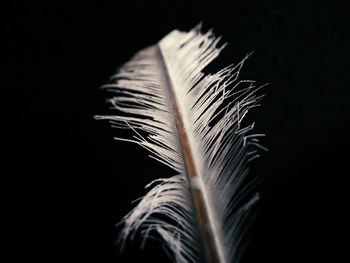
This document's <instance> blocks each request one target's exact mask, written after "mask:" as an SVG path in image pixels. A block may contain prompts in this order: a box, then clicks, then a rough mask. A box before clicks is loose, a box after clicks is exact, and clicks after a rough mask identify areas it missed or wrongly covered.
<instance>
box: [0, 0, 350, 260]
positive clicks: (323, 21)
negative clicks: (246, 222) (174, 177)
mask: <svg viewBox="0 0 350 263" xmlns="http://www.w3.org/2000/svg"><path fill="white" fill-rule="evenodd" d="M5 5H6V8H5V9H3V12H4V14H5V16H4V17H5V19H4V20H5V23H3V25H4V30H3V33H2V43H3V44H4V46H5V48H4V49H2V51H3V52H4V56H3V59H2V62H3V63H4V64H5V68H6V71H5V72H4V73H5V74H4V79H5V80H6V82H3V83H4V84H3V85H2V87H1V101H2V103H1V106H3V107H4V110H3V112H2V116H3V119H5V121H2V123H3V125H1V130H2V133H3V135H2V137H1V147H2V149H3V150H4V152H5V153H6V156H7V158H5V159H2V162H3V164H5V166H9V167H10V169H8V171H9V172H6V173H3V178H4V181H3V182H4V184H3V185H4V188H5V190H9V193H8V194H6V198H4V203H5V206H4V207H6V208H7V209H8V210H6V211H8V212H6V213H5V212H4V217H5V218H7V219H9V220H8V221H9V224H8V225H5V228H7V229H9V230H10V233H11V234H10V236H9V239H8V240H9V241H8V242H7V243H8V244H10V245H14V252H13V253H12V256H15V257H17V256H19V255H24V256H25V257H34V258H35V259H37V260H39V259H41V260H44V261H45V262H54V261H56V260H60V261H61V262H68V261H72V262H132V261H135V262H154V261H156V260H155V258H157V259H158V260H159V261H160V262H168V258H167V257H166V255H165V254H164V252H163V250H162V249H161V245H160V244H159V243H158V242H155V241H150V242H149V243H147V245H146V248H145V250H144V251H140V250H139V249H138V246H139V240H138V239H137V240H136V241H135V242H133V243H128V245H127V248H126V251H125V253H124V254H122V255H118V254H116V247H115V245H114V242H115V239H116V236H117V233H118V231H117V229H116V228H115V227H114V224H115V223H116V222H118V221H119V220H120V219H121V217H122V216H123V215H125V214H126V213H127V212H128V211H129V210H130V208H131V207H132V205H131V204H130V202H131V201H132V200H134V199H135V198H137V197H139V196H141V195H143V194H144V193H145V191H144V189H143V186H144V185H145V184H146V183H148V182H150V181H151V180H152V179H153V178H157V177H160V176H166V175H167V174H168V172H169V171H168V170H167V169H165V168H164V167H162V166H161V165H159V164H157V163H156V162H155V161H153V160H152V159H150V158H147V153H146V152H145V151H143V150H142V149H140V148H138V147H137V146H134V145H129V144H125V143H122V142H116V141H114V140H113V136H116V135H120V133H119V132H118V131H116V130H112V129H110V128H109V126H108V124H107V123H105V122H98V121H94V120H93V115H94V114H103V113H105V112H106V111H107V106H106V105H105V103H104V96H105V94H103V93H102V92H101V91H100V90H99V89H98V87H99V86H100V85H101V84H103V83H104V82H105V81H106V80H107V78H108V77H109V76H110V75H111V74H112V73H113V71H114V70H115V68H116V67H117V66H118V65H120V64H121V63H123V62H125V61H127V60H128V59H129V58H130V57H131V56H132V55H133V54H134V53H135V52H136V51H138V50H139V49H141V48H143V47H145V46H147V45H150V44H153V43H155V42H156V41H158V40H159V39H160V38H162V37H163V36H164V35H166V34H167V33H168V32H169V31H171V30H173V29H175V28H178V29H181V30H189V29H190V28H192V27H193V26H195V25H196V24H197V23H198V22H199V21H203V23H204V28H205V29H209V28H210V27H213V28H214V29H215V32H216V33H217V34H218V35H223V37H224V40H225V41H227V42H229V46H228V47H227V48H226V50H225V51H224V53H223V58H222V60H221V61H222V63H223V64H227V63H230V62H237V61H239V60H240V59H242V58H243V56H244V55H245V54H247V53H249V52H251V51H255V53H254V55H253V56H252V57H251V58H250V59H249V61H248V62H247V64H246V67H245V69H244V76H245V77H247V78H251V79H256V80H257V81H258V84H264V83H266V82H268V83H269V86H268V87H266V88H264V90H263V92H264V93H266V94H267V96H266V97H265V98H264V100H263V106H262V107H260V108H259V109H257V110H255V111H253V112H252V113H251V114H250V115H249V116H248V120H249V121H253V120H254V121H255V122H256V129H257V131H258V132H264V133H266V134H267V135H268V136H267V137H266V139H264V141H263V144H264V145H265V146H266V147H268V148H269V150H270V151H269V152H267V153H265V154H263V156H262V158H260V159H259V160H258V161H256V162H255V163H254V164H253V165H252V169H251V173H252V175H256V176H261V177H262V178H263V183H262V185H261V192H262V196H263V198H262V200H261V203H260V206H259V211H260V212H259V218H258V221H257V225H256V227H255V229H254V232H253V240H252V243H251V245H250V246H249V247H248V249H247V252H246V253H245V255H244V259H243V261H244V262H316V261H318V260H320V259H324V258H327V259H330V260H331V262H332V261H334V262H335V260H336V258H339V257H340V254H341V252H342V250H343V248H344V247H345V245H341V244H342V243H343V242H341V241H340V240H341V239H339V237H341V236H342V235H344V233H343V231H344V228H343V227H344V225H345V223H344V222H345V219H344V217H345V212H346V210H347V207H348V206H347V205H346V193H347V191H346V188H347V187H346V184H345V182H346V177H347V176H348V172H347V171H346V170H343V168H346V167H347V160H348V158H347V155H346V153H347V149H348V146H349V140H348V138H347V137H348V132H349V124H348V118H349V107H348V100H349V78H348V76H347V73H348V70H349V49H348V47H349V44H350V43H349V37H348V35H346V34H345V33H346V31H347V30H348V27H349V20H348V11H347V10H346V6H345V4H344V3H342V2H339V1H331V2H330V3H326V2H323V1H315V2H310V1H289V2H286V1H276V2H274V1H242V2H238V1H226V2H225V1H219V0H216V1H211V2H202V1H184V2H178V1H176V2H175V1H173V2H170V1H169V2H168V1H139V2H135V1H111V2H110V3H108V4H104V3H101V2H97V3H93V4H92V3H87V2H85V3H82V4H78V3H74V4H73V3H72V1H66V2H63V1H47V3H43V4H33V3H31V2H30V1H28V2H27V3H20V2H18V1H12V2H11V3H9V4H5ZM6 15H8V16H6ZM5 166H3V167H5ZM10 225H11V227H10ZM345 243H346V242H345Z"/></svg>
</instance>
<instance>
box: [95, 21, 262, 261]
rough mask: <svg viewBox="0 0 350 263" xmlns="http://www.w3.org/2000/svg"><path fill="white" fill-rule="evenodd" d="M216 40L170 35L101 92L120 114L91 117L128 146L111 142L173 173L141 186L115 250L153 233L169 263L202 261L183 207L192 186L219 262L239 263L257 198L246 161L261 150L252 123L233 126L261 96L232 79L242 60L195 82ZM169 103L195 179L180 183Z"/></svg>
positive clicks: (193, 216)
mask: <svg viewBox="0 0 350 263" xmlns="http://www.w3.org/2000/svg"><path fill="white" fill-rule="evenodd" d="M219 41H220V38H216V37H215V36H214V34H213V33H212V31H211V30H210V31H209V32H207V33H205V34H202V33H201V32H200V26H197V27H196V28H194V29H192V30H191V31H189V32H180V31H177V30H174V31H172V32H171V33H169V34H168V35H167V36H165V37H164V38H163V39H162V40H161V41H160V42H159V43H157V44H155V45H153V46H151V47H149V48H146V49H144V50H141V51H140V52H138V53H137V54H136V55H135V56H134V57H133V58H132V59H131V60H130V61H129V62H127V63H126V64H124V65H123V66H122V67H121V68H120V69H119V71H118V72H117V73H116V74H115V75H113V76H112V77H111V78H110V81H109V83H108V84H106V85H104V86H103V88H105V89H108V91H110V92H111V93H113V94H114V95H115V96H114V97H113V98H111V99H110V103H111V104H112V108H113V109H115V110H118V111H119V114H118V115H109V116H97V118H98V119H108V120H110V121H111V123H112V126H114V127H119V128H131V129H133V130H134V132H135V136H134V137H133V139H123V138H117V139H119V140H125V141H131V142H133V143H137V144H139V145H140V146H142V147H144V148H146V149H147V150H148V151H150V153H151V157H153V158H155V159H156V160H158V161H160V162H162V163H164V164H165V165H167V166H169V167H170V168H172V169H173V170H175V171H176V175H174V176H171V177H168V176H166V178H161V179H157V180H154V181H153V182H152V183H151V184H149V185H148V186H146V187H147V188H150V190H149V192H148V193H147V194H146V195H145V196H144V197H143V198H142V200H141V201H140V202H139V203H138V204H137V206H136V207H135V208H134V209H133V210H132V211H131V212H130V213H128V214H127V215H126V216H125V217H124V218H123V220H122V224H123V229H122V231H121V234H120V242H121V244H122V246H123V245H124V242H125V241H126V239H127V238H128V237H130V238H131V239H132V238H133V237H134V235H135V233H137V232H139V231H141V233H142V235H143V237H144V239H147V238H148V237H149V235H157V234H158V235H160V236H161V237H162V239H163V240H164V241H165V243H166V244H167V246H168V248H169V249H170V250H171V251H172V252H173V253H172V254H173V260H174V261H176V262H205V261H208V258H206V253H205V251H204V250H205V246H203V242H202V241H201V239H202V233H201V231H200V229H199V227H198V214H197V213H196V209H195V207H194V202H193V201H192V200H193V189H198V190H199V191H200V193H201V196H202V197H203V202H204V205H205V207H206V211H207V216H208V227H209V228H210V229H211V231H212V234H213V242H214V243H215V249H216V250H217V255H218V261H219V262H239V260H240V258H241V256H242V252H243V251H244V248H245V247H246V245H247V241H248V240H249V238H248V235H247V231H248V230H249V225H250V224H251V222H252V221H253V220H254V218H255V215H254V213H251V210H252V209H251V207H252V205H253V204H254V203H255V201H256V200H258V198H259V195H258V194H257V193H256V194H253V192H252V190H253V189H254V186H255V184H256V179H252V180H247V174H248V166H247V164H248V163H249V162H250V161H251V160H253V159H255V158H257V157H258V156H259V154H258V151H257V148H261V149H264V150H265V148H264V147H262V146H261V145H260V144H259V137H261V136H264V134H252V133H251V130H252V129H253V127H254V123H253V124H251V125H248V126H245V127H243V126H242V120H243V118H244V117H245V116H246V114H247V112H248V111H249V110H250V109H251V108H253V107H256V106H258V105H259V101H260V99H261V98H262V96H257V95H256V91H257V90H258V88H256V87H255V86H254V81H252V80H239V79H238V77H239V74H240V70H241V69H242V66H243V64H244V62H245V61H246V59H247V58H248V56H246V57H245V58H244V59H243V60H242V61H241V62H240V63H238V64H235V65H234V64H232V65H230V66H228V67H225V68H224V69H222V70H220V71H218V72H216V73H215V74H208V75H204V73H203V69H204V68H205V67H206V66H207V65H208V64H209V63H210V62H211V61H212V60H214V59H215V58H216V57H217V56H218V55H219V53H220V52H221V50H222V49H223V48H224V47H225V45H222V46H220V47H218V43H219ZM169 86H170V87H169ZM169 89H171V92H169ZM172 96H173V97H172ZM172 100H175V101H176V103H177V106H178V111H179V114H180V115H181V118H182V121H183V125H184V130H185V133H186V134H187V137H188V144H189V148H190V150H191V154H192V157H193V162H194V169H195V170H196V172H197V175H198V176H197V177H196V178H194V179H193V180H190V179H189V178H188V171H187V168H186V163H185V160H184V153H183V147H182V145H181V140H180V136H179V127H178V125H177V122H176V114H175V112H174V108H173V107H172ZM144 134H147V135H146V136H145V135H144ZM152 186H153V187H152ZM160 214H161V215H163V216H162V217H159V215H160ZM164 218H166V219H164ZM156 233H157V234H156Z"/></svg>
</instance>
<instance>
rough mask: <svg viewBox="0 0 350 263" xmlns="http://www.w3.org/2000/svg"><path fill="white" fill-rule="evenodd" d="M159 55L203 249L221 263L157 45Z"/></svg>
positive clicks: (208, 258)
mask: <svg viewBox="0 0 350 263" xmlns="http://www.w3.org/2000/svg"><path fill="white" fill-rule="evenodd" d="M157 51H158V52H157V53H158V56H159V57H160V64H161V65H162V69H163V71H164V76H165V80H166V87H167V89H168V94H169V99H170V101H171V105H172V110H173V114H174V118H175V122H176V127H177V131H178V136H179V139H180V142H181V147H182V153H183V158H184V162H185V166H186V175H187V177H188V179H189V182H190V189H191V194H192V198H193V204H194V207H195V210H196V216H197V219H198V227H199V230H200V233H201V236H202V242H203V247H204V251H205V254H206V256H205V258H206V261H207V263H219V262H221V261H220V260H219V255H218V252H217V251H218V248H217V246H216V244H215V240H214V236H213V231H212V228H211V224H210V222H209V217H208V209H207V207H206V204H205V202H204V198H203V195H202V192H201V190H200V189H198V186H197V184H196V183H193V182H195V180H196V179H197V178H198V175H197V171H196V167H195V163H194V159H193V156H192V151H191V147H190V143H189V140H188V136H187V133H186V130H185V126H184V122H183V117H182V115H181V113H180V110H179V106H178V103H177V99H176V95H175V93H174V89H173V87H172V83H171V80H170V77H169V74H168V70H167V67H166V65H165V61H164V57H163V55H162V51H161V48H160V47H159V45H157Z"/></svg>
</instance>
